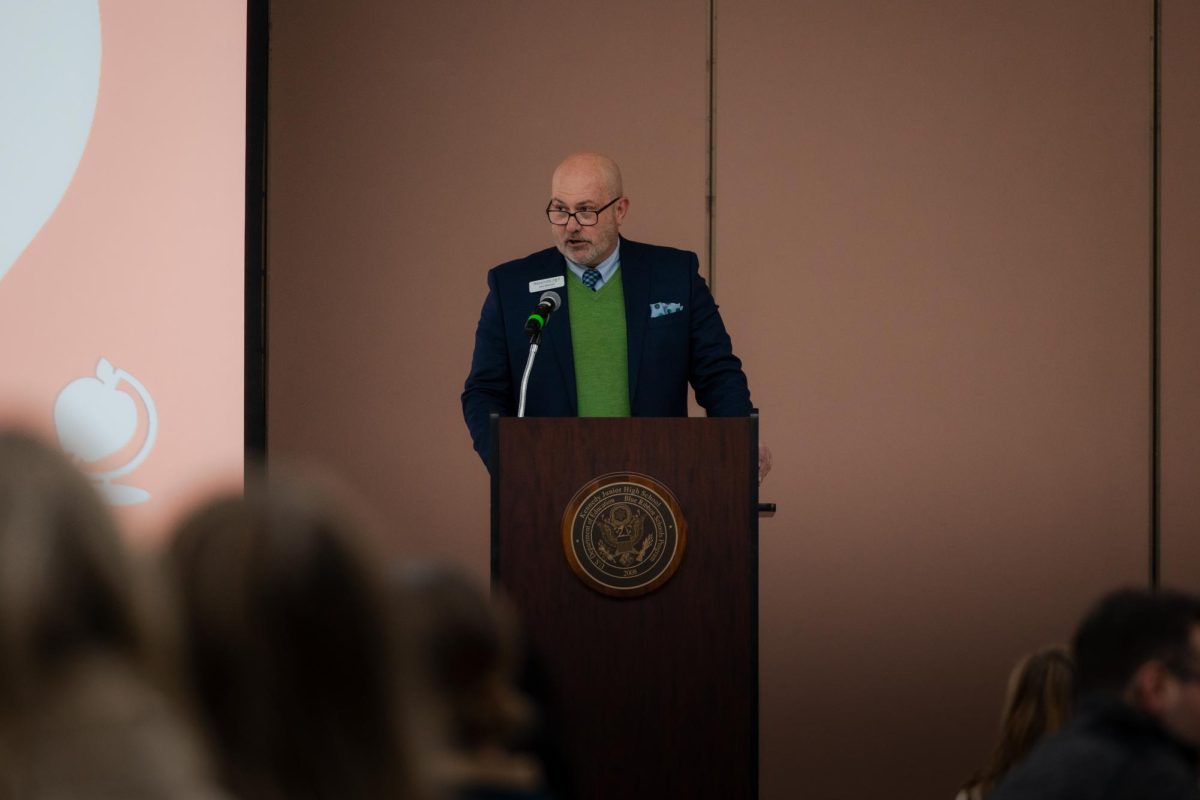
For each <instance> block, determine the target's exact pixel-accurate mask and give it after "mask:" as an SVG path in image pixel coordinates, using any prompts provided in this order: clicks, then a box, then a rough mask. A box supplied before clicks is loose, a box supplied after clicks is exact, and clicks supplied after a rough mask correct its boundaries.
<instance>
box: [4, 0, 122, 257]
mask: <svg viewBox="0 0 1200 800" xmlns="http://www.w3.org/2000/svg"><path fill="white" fill-rule="evenodd" d="M99 88H100V7H99V4H98V0H53V2H45V1H44V0H35V1H34V2H17V3H13V2H8V1H7V0H5V1H4V2H0V119H3V120H4V123H3V124H2V125H0V279H2V278H3V277H4V275H5V273H7V272H8V270H9V268H10V267H12V265H13V264H14V263H15V262H16V260H17V258H18V257H20V255H21V253H23V252H24V251H25V248H26V247H27V246H28V245H29V243H30V242H31V241H33V237H35V236H36V235H37V233H38V231H40V230H41V229H42V226H43V225H45V224H46V220H48V219H50V215H51V214H53V213H54V209H56V208H58V204H59V201H61V200H62V197H63V194H64V193H65V192H66V191H67V187H68V186H69V185H70V184H71V179H72V178H73V177H75V170H76V168H78V166H79V159H80V158H81V157H82V156H83V148H84V145H86V144H87V139H88V133H89V132H90V131H91V128H92V117H93V115H94V114H95V111H96V94H97V92H98V91H99Z"/></svg>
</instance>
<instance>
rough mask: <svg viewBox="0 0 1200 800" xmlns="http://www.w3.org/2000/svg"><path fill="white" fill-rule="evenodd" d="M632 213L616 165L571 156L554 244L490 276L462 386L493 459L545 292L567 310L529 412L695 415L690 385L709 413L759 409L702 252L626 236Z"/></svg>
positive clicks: (551, 334)
mask: <svg viewBox="0 0 1200 800" xmlns="http://www.w3.org/2000/svg"><path fill="white" fill-rule="evenodd" d="M628 213H629V198H627V197H625V195H624V193H623V190H622V186H621V170H620V169H619V168H618V166H617V164H616V162H614V161H613V160H612V159H610V158H607V157H605V156H602V155H599V154H597V153H577V154H575V155H572V156H569V157H568V158H567V159H566V160H565V161H563V162H562V163H561V164H559V165H558V168H557V169H555V170H554V175H553V178H552V179H551V184H550V202H549V204H548V205H547V206H546V217H547V218H548V220H549V222H550V229H551V233H552V234H553V237H554V243H555V246H554V247H550V248H547V249H545V250H541V251H539V252H537V253H533V254H532V255H528V256H526V257H524V258H520V259H517V260H515V261H509V262H507V263H505V264H501V265H500V266H498V267H495V268H493V269H492V270H491V271H490V272H489V273H488V278H487V281H488V295H487V299H486V300H485V301H484V303H483V310H482V312H481V313H480V317H479V325H478V327H477V328H476V331H475V353H474V356H473V358H472V360H471V372H470V374H469V375H468V376H467V380H466V386H465V388H464V390H463V393H462V406H463V416H464V417H465V419H466V422H467V428H468V429H469V430H470V432H471V438H472V439H473V440H474V443H475V450H476V452H478V453H479V456H480V458H482V459H483V462H484V464H488V450H489V446H490V444H491V440H490V422H489V416H490V414H491V413H492V412H498V413H499V414H501V415H505V416H511V415H514V414H516V413H517V407H518V392H519V388H520V384H521V377H522V373H523V371H524V369H525V362H526V359H527V357H528V354H529V339H528V337H527V336H526V334H525V332H524V328H525V323H526V320H527V319H528V318H529V316H530V312H531V311H533V309H534V308H535V306H537V304H538V302H539V300H540V298H541V296H542V295H543V294H544V293H545V292H547V291H553V292H554V293H555V294H557V295H558V297H559V304H560V307H559V308H557V310H555V311H554V312H553V314H554V316H553V320H549V319H547V320H546V324H545V329H544V332H543V334H542V337H541V342H540V345H539V353H538V356H537V360H536V361H535V362H534V367H533V370H532V373H531V375H530V377H529V381H528V388H527V393H526V402H525V414H526V416H531V417H569V416H580V417H628V416H634V417H681V416H687V387H688V384H689V383H690V384H691V386H692V388H693V389H694V390H695V392H696V400H697V402H698V403H699V404H700V405H701V406H702V407H703V408H704V410H705V411H706V412H707V414H708V415H709V416H710V417H736V416H747V415H749V414H750V412H751V408H752V406H751V405H750V390H749V388H748V386H747V383H746V375H745V373H743V372H742V362H741V361H740V360H739V359H738V358H737V356H735V355H734V354H733V347H732V344H731V342H730V339H729V334H728V333H727V332H726V330H725V325H724V323H723V322H722V321H721V315H720V313H719V312H718V311H717V305H716V303H715V302H714V300H713V297H712V293H711V292H709V290H708V285H707V284H706V283H705V282H704V279H703V278H702V277H701V276H700V269H699V260H698V259H697V257H696V254H695V253H691V252H688V251H685V250H676V249H674V248H670V247H659V246H656V245H649V244H641V243H639V242H634V241H630V240H629V239H625V238H622V237H621V236H620V233H619V231H620V228H621V223H622V222H624V220H625V217H626V215H627V214H628ZM760 462H761V458H760ZM761 471H762V470H761V467H760V473H761Z"/></svg>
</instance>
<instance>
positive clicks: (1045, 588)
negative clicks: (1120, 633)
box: [716, 0, 1194, 798]
mask: <svg viewBox="0 0 1200 800" xmlns="http://www.w3.org/2000/svg"><path fill="white" fill-rule="evenodd" d="M1151 10H1152V4H1151V3H1150V2H1142V3H1121V4H1101V5H1097V4H1095V3H1092V2H1088V1H1087V0H1074V1H1073V2H1060V3H1043V2H1034V0H1027V1H1026V2H1003V3H1001V2H992V3H966V4H964V3H959V2H954V1H953V0H942V1H935V0H930V2H921V3H893V2H887V1H886V0H879V1H878V2H856V3H843V2H834V1H833V0H810V1H809V2H785V1H784V0H746V1H745V2H738V3H728V4H722V5H720V6H719V8H718V12H719V13H718V15H717V20H718V37H717V42H718V53H717V64H718V70H717V94H716V103H717V118H716V124H717V135H716V141H717V181H716V186H717V195H718V196H717V206H716V207H717V213H716V237H717V240H718V242H719V248H718V255H717V271H718V272H719V274H720V287H721V290H720V300H721V303H722V308H723V310H724V312H725V313H726V317H727V319H728V320H730V327H731V328H732V332H733V336H734V340H735V344H736V345H737V346H738V349H739V352H740V353H741V354H742V356H743V357H744V358H745V360H746V362H747V367H748V372H749V374H750V376H751V388H752V390H753V392H754V399H755V403H756V405H757V406H758V407H759V408H760V409H761V413H762V430H763V437H764V439H765V440H766V441H767V442H768V443H769V444H770V445H771V446H772V448H773V450H774V452H775V470H774V472H773V473H772V475H771V477H770V478H769V479H768V481H767V483H766V485H765V486H764V487H763V492H764V496H763V499H764V500H775V499H779V500H781V501H783V502H781V503H780V512H779V514H778V515H777V516H776V517H775V518H774V519H772V520H770V521H768V522H766V523H764V525H763V531H762V533H763V535H762V543H761V544H762V623H761V633H762V640H763V642H764V655H763V674H762V708H763V717H762V725H763V758H762V765H763V774H762V786H763V795H764V796H765V797H789V796H805V797H821V798H840V797H867V796H887V797H895V798H909V797H911V798H918V797H919V798H928V797H937V796H942V797H949V796H953V793H954V790H955V788H956V785H957V784H958V783H959V782H960V781H962V780H964V779H965V778H966V777H968V775H969V774H970V773H971V772H972V771H973V769H974V768H976V767H977V766H978V765H979V764H980V762H981V761H982V760H983V759H984V758H985V756H986V754H987V751H988V749H989V747H990V745H991V739H992V735H993V731H994V726H995V722H996V719H997V715H998V711H999V706H1000V703H1001V699H1002V695H1003V691H1004V679H1005V675H1006V673H1007V671H1008V669H1009V667H1010V666H1011V664H1012V663H1013V662H1014V661H1015V660H1016V659H1017V658H1018V656H1020V655H1021V654H1023V653H1024V652H1026V651H1028V650H1031V649H1033V648H1035V647H1038V646H1040V645H1043V644H1046V643H1048V642H1050V641H1053V640H1061V639H1064V638H1066V637H1067V636H1068V634H1069V632H1070V630H1071V628H1072V626H1073V624H1074V622H1075V620H1076V619H1077V617H1078V616H1079V615H1080V614H1081V612H1082V610H1083V609H1084V607H1085V606H1086V605H1087V604H1088V603H1089V602H1090V601H1091V600H1092V599H1093V597H1094V596H1095V595H1096V594H1098V593H1099V592H1100V591H1102V590H1103V589H1106V588H1108V587H1109V586H1111V585H1113V584H1116V583H1139V584H1144V583H1145V581H1146V558H1147V541H1148V539H1149V530H1148V520H1149V514H1148V509H1149V508H1150V506H1151V497H1150V492H1149V481H1148V479H1147V465H1148V464H1150V463H1151V452H1150V429H1151V428H1150V426H1151V414H1150V408H1149V405H1150V404H1149V402H1148V397H1147V390H1146V387H1147V386H1149V385H1150V379H1151V375H1150V365H1149V358H1148V354H1149V353H1150V346H1151V343H1150V338H1149V332H1150V325H1149V319H1150V309H1151V296H1150V280H1149V272H1148V270H1149V256H1150V253H1151V242H1150V235H1149V234H1150V225H1149V224H1148V219H1149V209H1150V185H1151V182H1150V164H1151V136H1150V131H1149V126H1148V115H1149V109H1150V108H1151V104H1152V97H1151V91H1152V74H1151V65H1152V58H1151V49H1150V48H1151V42H1152V35H1151V34H1152V13H1151ZM1193 41H1194V40H1193ZM864 765H869V768H864Z"/></svg>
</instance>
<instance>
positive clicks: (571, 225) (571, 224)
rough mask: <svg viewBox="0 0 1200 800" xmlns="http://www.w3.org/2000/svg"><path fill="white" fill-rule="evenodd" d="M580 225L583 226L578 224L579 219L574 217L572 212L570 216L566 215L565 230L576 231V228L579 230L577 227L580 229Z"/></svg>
mask: <svg viewBox="0 0 1200 800" xmlns="http://www.w3.org/2000/svg"><path fill="white" fill-rule="evenodd" d="M582 227H583V226H582V225H580V224H579V220H577V219H575V215H574V214H572V215H571V216H569V217H567V230H569V231H571V232H572V233H573V232H575V231H578V230H579V229H581V228H582Z"/></svg>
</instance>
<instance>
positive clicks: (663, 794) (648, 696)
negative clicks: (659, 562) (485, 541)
mask: <svg viewBox="0 0 1200 800" xmlns="http://www.w3.org/2000/svg"><path fill="white" fill-rule="evenodd" d="M757 428H758V419H757V417H748V418H728V419H703V418H679V419H674V418H672V419H654V418H636V419H576V418H526V419H515V418H493V421H492V451H491V452H492V458H493V461H492V579H493V581H494V582H496V583H498V584H499V585H500V587H502V589H503V590H504V591H505V592H506V593H507V594H508V595H509V596H510V597H511V598H512V600H513V601H514V602H515V603H516V605H517V607H518V609H519V611H520V613H521V616H522V620H523V622H524V625H525V628H526V632H527V634H528V637H529V639H530V642H531V644H532V646H533V647H534V648H535V650H536V652H537V653H538V655H539V656H540V658H541V659H542V660H543V662H544V665H545V667H546V670H547V672H548V674H549V677H550V680H551V682H552V684H553V692H554V695H555V697H556V702H557V704H558V709H557V710H558V714H557V716H558V717H559V719H560V721H561V723H562V726H563V730H562V731H561V734H562V735H563V737H564V741H563V742H562V745H563V746H564V749H565V751H566V753H567V756H568V760H569V762H570V767H571V769H572V771H573V775H574V780H573V783H574V784H575V785H576V787H577V788H578V790H579V796H580V797H581V798H588V799H589V800H590V799H591V798H596V800H599V799H600V798H604V799H605V800H611V799H613V798H623V799H624V798H656V800H663V799H665V798H707V797H712V798H756V797H757V796H758V515H757V503H758V481H757V469H758V461H757V452H758V451H757V442H758V431H757ZM613 473H626V474H628V473H633V474H635V475H638V476H648V477H649V478H651V479H653V481H656V482H657V483H658V484H660V485H661V486H663V487H665V488H666V489H667V490H668V492H669V493H670V494H672V495H673V497H674V499H677V500H678V510H679V512H680V513H681V514H682V517H683V524H682V525H681V528H684V529H686V530H685V532H686V539H685V544H684V549H683V553H682V556H681V557H680V559H679V560H678V566H677V569H676V571H675V572H674V573H673V574H671V575H670V577H668V578H666V579H665V582H663V583H662V584H661V585H660V586H658V587H657V588H654V589H653V590H651V591H648V592H646V593H644V594H640V595H637V596H611V595H610V594H607V593H604V592H603V591H599V590H597V589H596V588H593V587H592V586H590V585H588V584H587V583H585V580H584V579H583V578H581V577H580V575H579V574H577V571H576V569H573V568H572V565H571V564H570V562H569V561H568V557H567V554H566V549H564V532H563V522H564V513H565V512H567V511H568V509H569V508H572V509H574V508H577V507H578V503H579V501H580V499H581V497H583V496H585V495H586V496H591V495H588V494H587V491H584V492H583V493H581V491H580V490H581V489H585V488H586V487H588V486H589V485H590V486H592V487H595V486H597V485H598V482H597V479H601V480H600V481H599V483H600V484H602V483H603V481H604V480H605V479H604V478H603V476H611V475H612V474H613ZM614 479H615V478H609V480H614ZM622 515H623V516H622V517H621V518H622V519H624V518H626V517H628V516H629V511H628V510H624V511H622ZM593 516H594V515H593ZM571 519H575V520H576V522H577V523H579V522H580V521H581V520H582V519H583V515H582V514H580V515H579V516H578V518H576V517H575V516H572V517H571ZM577 529H578V524H577ZM570 530H571V529H570V526H568V537H567V538H568V542H567V549H569V547H570V539H571V535H572V534H571V533H570ZM597 541H599V540H597ZM643 541H644V539H643ZM602 545H603V543H601V546H602ZM644 550H645V548H643V551H642V552H644ZM605 552H608V551H607V550H606V551H605ZM613 552H615V550H614V551H613ZM625 558H626V559H627V560H631V559H632V558H633V555H627V556H625Z"/></svg>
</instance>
